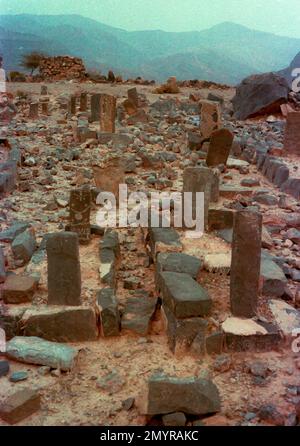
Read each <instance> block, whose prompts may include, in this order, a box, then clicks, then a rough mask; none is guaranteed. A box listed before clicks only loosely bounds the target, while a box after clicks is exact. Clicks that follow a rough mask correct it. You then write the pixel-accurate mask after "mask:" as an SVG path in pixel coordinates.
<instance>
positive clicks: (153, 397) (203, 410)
mask: <svg viewBox="0 0 300 446" xmlns="http://www.w3.org/2000/svg"><path fill="white" fill-rule="evenodd" d="M220 409H221V402H220V396H219V391H218V388H217V387H216V385H215V384H214V383H213V382H212V381H211V380H208V379H203V378H196V377H193V378H174V377H170V376H166V375H152V376H151V377H150V379H149V388H148V399H147V408H146V411H145V413H146V414H147V415H151V416H153V415H164V414H168V413H172V412H183V413H185V414H188V415H206V414H211V413H215V412H218V411H219V410H220Z"/></svg>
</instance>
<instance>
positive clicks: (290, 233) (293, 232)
mask: <svg viewBox="0 0 300 446" xmlns="http://www.w3.org/2000/svg"><path fill="white" fill-rule="evenodd" d="M286 238H288V239H289V240H292V242H294V243H297V244H299V245H300V231H299V230H298V229H296V228H291V229H288V230H287V232H286Z"/></svg>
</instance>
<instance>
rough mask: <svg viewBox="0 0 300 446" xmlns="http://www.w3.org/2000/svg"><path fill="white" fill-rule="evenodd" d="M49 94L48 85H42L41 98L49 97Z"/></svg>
mask: <svg viewBox="0 0 300 446" xmlns="http://www.w3.org/2000/svg"><path fill="white" fill-rule="evenodd" d="M47 94H48V87H47V85H41V96H47Z"/></svg>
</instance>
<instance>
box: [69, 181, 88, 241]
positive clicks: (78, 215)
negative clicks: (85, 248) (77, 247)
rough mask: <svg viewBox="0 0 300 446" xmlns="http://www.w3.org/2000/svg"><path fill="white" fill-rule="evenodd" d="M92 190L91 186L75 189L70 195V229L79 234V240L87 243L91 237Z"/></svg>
mask: <svg viewBox="0 0 300 446" xmlns="http://www.w3.org/2000/svg"><path fill="white" fill-rule="evenodd" d="M90 213H91V191H90V188H89V187H81V188H78V189H73V190H72V191H71V196H70V229H71V231H72V232H76V233H77V234H78V238H79V242H80V243H81V244H87V243H89V241H90V237H91V226H90Z"/></svg>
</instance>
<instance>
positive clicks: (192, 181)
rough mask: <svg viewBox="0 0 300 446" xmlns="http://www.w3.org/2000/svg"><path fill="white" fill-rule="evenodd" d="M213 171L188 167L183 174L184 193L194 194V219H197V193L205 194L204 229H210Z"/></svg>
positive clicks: (205, 168)
mask: <svg viewBox="0 0 300 446" xmlns="http://www.w3.org/2000/svg"><path fill="white" fill-rule="evenodd" d="M212 176H213V174H212V170H211V169H208V168H207V167H188V168H187V169H185V170H184V173H183V192H192V194H193V204H192V217H193V218H195V217H196V193H197V192H203V193H204V227H205V228H207V227H208V210H209V203H210V198H211V185H212Z"/></svg>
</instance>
